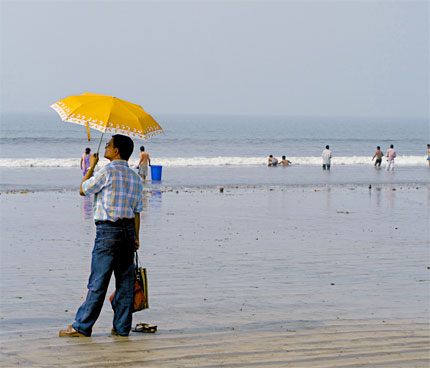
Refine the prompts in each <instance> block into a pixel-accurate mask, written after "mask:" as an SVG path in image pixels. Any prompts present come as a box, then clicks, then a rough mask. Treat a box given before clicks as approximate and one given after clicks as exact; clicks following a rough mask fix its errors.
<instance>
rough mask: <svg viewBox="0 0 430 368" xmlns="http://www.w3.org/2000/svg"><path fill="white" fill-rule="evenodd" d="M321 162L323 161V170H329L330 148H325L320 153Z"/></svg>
mask: <svg viewBox="0 0 430 368" xmlns="http://www.w3.org/2000/svg"><path fill="white" fill-rule="evenodd" d="M321 156H322V160H323V165H322V167H323V170H330V162H331V157H332V154H331V151H330V146H328V145H327V146H325V150H324V151H322V155H321Z"/></svg>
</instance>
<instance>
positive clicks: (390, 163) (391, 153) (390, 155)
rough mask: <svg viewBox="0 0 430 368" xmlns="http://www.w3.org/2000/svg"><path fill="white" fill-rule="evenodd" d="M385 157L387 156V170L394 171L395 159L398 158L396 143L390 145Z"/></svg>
mask: <svg viewBox="0 0 430 368" xmlns="http://www.w3.org/2000/svg"><path fill="white" fill-rule="evenodd" d="M385 157H386V158H387V166H386V168H385V169H386V170H387V171H393V169H394V159H395V158H396V151H395V150H394V145H390V148H388V149H387V152H385Z"/></svg>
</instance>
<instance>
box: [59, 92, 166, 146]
mask: <svg viewBox="0 0 430 368" xmlns="http://www.w3.org/2000/svg"><path fill="white" fill-rule="evenodd" d="M51 107H52V108H53V109H54V110H55V111H56V112H57V113H58V114H59V115H60V117H61V119H62V120H63V121H67V122H70V123H76V124H80V125H85V126H86V127H87V133H88V140H90V130H89V128H93V129H96V130H99V131H101V132H103V133H106V132H108V133H116V134H122V135H128V136H129V137H131V138H140V139H145V140H146V139H148V138H150V137H154V136H156V135H158V134H161V133H164V131H163V129H162V128H161V126H160V125H158V123H157V122H156V121H155V120H154V119H153V118H152V116H151V115H149V114H148V113H146V112H145V111H144V110H143V109H142V107H141V106H139V105H136V104H134V103H131V102H127V101H124V100H121V99H119V98H116V97H112V96H106V95H99V94H95V93H89V92H86V93H83V94H82V95H75V96H69V97H66V98H64V99H62V100H60V101H58V102H56V103H54V104H52V105H51Z"/></svg>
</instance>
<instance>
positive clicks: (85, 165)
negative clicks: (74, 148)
mask: <svg viewBox="0 0 430 368" xmlns="http://www.w3.org/2000/svg"><path fill="white" fill-rule="evenodd" d="M90 153H91V148H88V147H87V148H85V153H84V154H83V155H82V157H81V170H82V175H83V176H85V174H86V173H87V170H88V169H89V167H90V156H91V155H90Z"/></svg>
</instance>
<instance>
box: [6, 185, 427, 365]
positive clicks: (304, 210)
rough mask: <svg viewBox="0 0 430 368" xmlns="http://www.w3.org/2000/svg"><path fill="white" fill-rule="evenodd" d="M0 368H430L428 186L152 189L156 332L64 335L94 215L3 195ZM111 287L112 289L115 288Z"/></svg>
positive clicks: (105, 316)
mask: <svg viewBox="0 0 430 368" xmlns="http://www.w3.org/2000/svg"><path fill="white" fill-rule="evenodd" d="M0 200H1V208H2V210H1V233H2V241H1V266H2V267H1V320H0V326H1V357H2V359H1V366H3V367H12V366H27V367H30V366H31V367H55V366H58V367H64V366H81V367H114V366H121V367H123V366H130V367H134V366H145V367H254V366H255V367H288V366H291V367H428V364H429V274H430V268H429V267H430V264H429V254H428V250H429V231H428V219H429V214H430V186H429V185H423V184H417V185H411V184H410V185H407V184H399V185H380V186H374V187H373V188H372V189H371V190H369V189H368V188H367V186H364V185H331V186H330V185H307V186H305V185H301V186H271V187H270V186H258V187H244V186H242V187H225V189H224V193H220V192H219V188H218V187H201V188H200V187H190V188H187V187H176V188H170V189H169V188H164V189H163V190H156V189H151V188H150V187H147V193H146V195H145V211H144V213H143V216H142V229H141V231H142V234H141V236H142V247H141V250H140V251H139V254H140V256H141V258H142V260H143V261H144V265H145V267H147V269H148V276H149V282H150V284H149V288H150V289H149V291H150V309H149V310H147V311H142V312H138V313H136V314H135V315H134V320H133V323H134V324H135V323H136V322H148V323H151V324H155V325H158V332H157V333H156V334H137V333H132V334H131V335H130V336H129V337H128V338H117V337H112V336H110V329H111V320H112V316H113V313H112V310H111V308H110V306H109V302H108V300H106V303H105V306H104V309H103V311H102V313H101V315H100V318H99V320H98V322H97V323H96V325H95V328H94V333H93V336H92V337H91V338H80V339H64V338H63V339H61V338H58V337H57V335H58V330H59V329H60V328H64V327H66V325H68V324H70V323H71V322H72V321H73V318H74V315H75V313H76V310H77V308H78V307H79V305H80V303H81V302H82V299H83V298H84V297H85V294H86V283H87V278H88V273H89V266H90V257H91V250H92V246H93V240H94V230H95V229H94V225H93V223H92V215H91V199H89V198H82V197H80V196H79V195H78V193H77V192H76V191H74V192H73V191H34V192H32V191H15V192H10V191H3V192H1V194H0ZM112 287H113V285H112V282H111V286H110V290H112Z"/></svg>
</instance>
